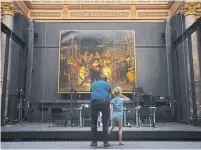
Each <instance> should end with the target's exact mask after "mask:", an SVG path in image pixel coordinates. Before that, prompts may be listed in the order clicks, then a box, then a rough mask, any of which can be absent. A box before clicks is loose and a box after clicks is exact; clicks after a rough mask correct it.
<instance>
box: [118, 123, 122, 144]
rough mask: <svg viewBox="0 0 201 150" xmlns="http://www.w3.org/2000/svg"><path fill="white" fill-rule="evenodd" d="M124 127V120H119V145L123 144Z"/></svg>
mask: <svg viewBox="0 0 201 150" xmlns="http://www.w3.org/2000/svg"><path fill="white" fill-rule="evenodd" d="M122 125H123V120H122V119H119V120H118V126H119V143H122Z"/></svg>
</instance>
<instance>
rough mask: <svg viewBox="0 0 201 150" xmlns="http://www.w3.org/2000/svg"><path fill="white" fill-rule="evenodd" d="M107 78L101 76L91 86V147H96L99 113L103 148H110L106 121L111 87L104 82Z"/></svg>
mask: <svg viewBox="0 0 201 150" xmlns="http://www.w3.org/2000/svg"><path fill="white" fill-rule="evenodd" d="M106 81H107V77H106V76H101V79H100V80H97V81H95V82H94V83H93V84H92V85H91V133H92V143H91V146H93V147H95V146H97V118H98V113H99V111H101V112H102V121H103V136H104V140H103V143H104V147H109V146H111V145H110V144H109V143H108V119H109V100H110V96H111V95H110V94H111V85H110V84H109V83H107V82H106Z"/></svg>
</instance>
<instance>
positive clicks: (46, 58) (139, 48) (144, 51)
mask: <svg viewBox="0 0 201 150" xmlns="http://www.w3.org/2000/svg"><path fill="white" fill-rule="evenodd" d="M164 29H165V24H164V23H115V24H114V23H35V31H36V32H38V33H39V38H38V41H37V43H35V46H34V57H33V59H34V60H33V61H34V63H33V75H32V92H31V101H32V102H33V101H34V102H36V101H53V100H55V99H62V98H61V97H60V95H59V94H57V82H58V81H57V72H58V51H59V48H58V45H59V33H60V30H135V32H136V58H137V85H138V86H141V87H143V88H144V90H145V91H146V92H156V95H160V96H166V95H168V88H167V87H168V86H167V62H166V51H165V43H163V41H162V40H161V33H162V32H163V31H164Z"/></svg>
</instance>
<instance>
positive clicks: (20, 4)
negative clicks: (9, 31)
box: [13, 1, 29, 19]
mask: <svg viewBox="0 0 201 150" xmlns="http://www.w3.org/2000/svg"><path fill="white" fill-rule="evenodd" d="M13 3H14V5H15V6H16V7H17V9H18V10H20V11H21V13H22V14H23V15H24V16H25V17H26V18H27V19H29V18H28V14H29V8H28V7H27V5H26V4H25V3H24V2H23V1H14V2H13Z"/></svg>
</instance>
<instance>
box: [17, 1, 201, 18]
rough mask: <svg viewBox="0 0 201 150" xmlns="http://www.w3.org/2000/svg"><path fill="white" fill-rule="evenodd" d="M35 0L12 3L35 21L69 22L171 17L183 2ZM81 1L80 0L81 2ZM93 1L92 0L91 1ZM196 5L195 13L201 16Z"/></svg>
mask: <svg viewBox="0 0 201 150" xmlns="http://www.w3.org/2000/svg"><path fill="white" fill-rule="evenodd" d="M81 1H82V0H56V1H55V0H48V3H46V2H47V0H35V1H32V2H30V1H14V4H15V5H16V6H17V8H18V9H20V10H21V12H22V13H23V15H24V16H26V17H27V18H28V19H34V20H35V21H40V22H42V21H45V22H46V21H48V20H49V21H52V20H54V21H58V22H59V21H62V22H71V20H72V21H76V20H80V21H81V22H84V21H88V20H91V21H93V22H94V21H95V22H98V20H100V22H104V21H106V20H112V21H114V20H115V22H117V21H119V20H122V22H125V21H130V22H140V20H141V21H142V22H144V21H145V20H146V21H147V22H153V21H160V22H161V21H165V20H166V19H167V18H172V17H173V16H174V15H175V14H176V13H177V12H178V11H179V10H180V9H181V7H182V5H183V4H184V2H183V1H167V2H161V1H160V2H153V1H152V2H147V3H146V2H143V1H142V0H118V1H115V2H121V3H108V2H111V1H112V0H101V1H97V0H84V1H85V3H82V4H81V3H80V2H81ZM84 1H83V2H84ZM156 1H157V0H156ZM92 2H93V3H92ZM98 2H99V3H98ZM100 2H101V3H100ZM200 13H201V11H200V9H198V10H197V14H196V17H198V16H201V15H200Z"/></svg>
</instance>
